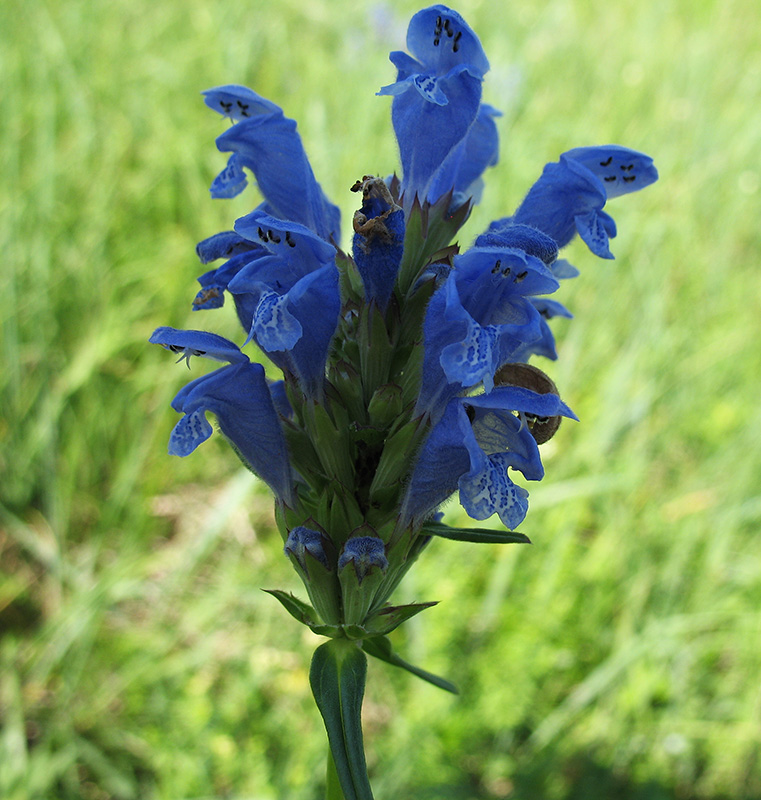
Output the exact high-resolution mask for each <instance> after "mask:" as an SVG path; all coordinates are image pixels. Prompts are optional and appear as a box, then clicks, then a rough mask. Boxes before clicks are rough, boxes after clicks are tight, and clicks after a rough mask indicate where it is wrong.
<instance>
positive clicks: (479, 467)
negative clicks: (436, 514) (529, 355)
mask: <svg viewBox="0 0 761 800" xmlns="http://www.w3.org/2000/svg"><path fill="white" fill-rule="evenodd" d="M514 412H516V413H517V416H516V413H514ZM529 416H531V417H554V416H566V417H571V418H572V419H576V417H575V415H574V414H573V412H572V411H571V410H570V409H569V408H568V406H566V405H565V403H563V402H562V401H561V400H560V398H559V397H558V396H557V395H556V394H550V393H548V394H538V393H536V392H533V391H531V390H529V389H524V388H522V387H519V386H497V387H495V388H494V389H493V390H492V391H491V392H489V393H488V394H483V395H477V396H472V397H464V398H460V397H455V398H452V399H451V400H450V401H449V403H448V404H447V407H446V409H445V411H444V414H443V415H442V417H441V419H440V420H439V422H438V423H437V424H436V425H435V426H434V427H433V429H432V430H431V433H430V434H429V436H428V439H427V440H426V442H425V444H424V445H423V447H422V448H421V450H420V453H419V455H418V458H417V462H416V466H415V469H414V471H413V474H412V478H411V480H410V483H409V486H408V488H407V491H406V493H405V497H404V500H403V503H402V511H401V519H402V524H405V525H407V524H413V525H416V524H418V523H420V522H421V521H422V520H424V519H425V518H427V517H428V516H429V515H430V514H431V513H432V512H433V511H434V510H435V509H436V508H438V506H439V505H441V503H443V502H444V501H445V500H446V499H447V498H448V497H450V496H451V495H452V493H453V492H455V491H457V489H458V488H459V491H460V502H461V503H462V505H463V507H464V508H465V510H466V512H467V513H468V514H469V515H470V516H471V517H473V518H474V519H479V520H483V519H486V518H487V517H490V516H491V515H492V514H494V513H497V514H499V517H500V519H501V520H502V522H503V523H504V524H505V525H506V526H507V527H508V528H511V529H513V528H515V527H517V525H519V524H520V522H521V521H522V520H523V518H524V517H525V515H526V510H527V508H528V502H527V497H528V495H527V493H526V491H525V490H524V489H522V488H520V487H518V486H516V485H515V484H514V483H513V481H512V480H511V479H510V477H509V475H508V469H515V470H518V471H519V472H521V473H522V474H523V476H524V477H525V478H526V479H527V480H534V481H538V480H541V479H542V477H543V475H544V468H543V467H542V462H541V458H540V456H539V450H538V446H537V443H536V439H535V438H534V436H533V434H532V433H531V429H530V427H529V425H528V422H527V418H528V417H529Z"/></svg>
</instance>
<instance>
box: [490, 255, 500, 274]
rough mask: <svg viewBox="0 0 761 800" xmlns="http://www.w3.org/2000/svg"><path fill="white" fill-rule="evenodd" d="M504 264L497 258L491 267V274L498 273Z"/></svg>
mask: <svg viewBox="0 0 761 800" xmlns="http://www.w3.org/2000/svg"><path fill="white" fill-rule="evenodd" d="M501 266H502V260H501V259H499V258H498V259H497V263H496V264H495V265H494V266H493V267H492V268H491V274H492V275H496V274H497V273H498V272H499V268H500V267H501Z"/></svg>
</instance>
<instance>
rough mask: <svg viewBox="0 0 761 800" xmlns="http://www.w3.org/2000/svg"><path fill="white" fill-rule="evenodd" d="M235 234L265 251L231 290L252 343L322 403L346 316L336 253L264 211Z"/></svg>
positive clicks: (246, 220) (302, 229)
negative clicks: (328, 362)
mask: <svg viewBox="0 0 761 800" xmlns="http://www.w3.org/2000/svg"><path fill="white" fill-rule="evenodd" d="M235 230H236V232H237V233H238V234H239V235H241V236H243V237H245V238H247V239H249V240H251V241H256V242H257V243H258V245H259V248H260V249H259V250H258V255H257V256H256V257H254V258H251V259H249V261H248V263H246V264H244V265H242V266H241V268H240V269H239V270H237V272H236V274H235V276H234V277H233V278H232V279H231V280H230V282H229V283H228V285H227V289H228V291H230V292H231V293H232V294H233V296H234V297H235V298H236V304H237V306H238V316H239V318H240V320H241V322H242V324H243V326H244V328H245V329H246V332H247V333H248V339H247V341H248V340H250V339H253V340H254V341H256V343H257V345H258V346H259V347H260V348H261V349H262V350H264V352H266V353H267V355H268V356H269V357H270V358H271V359H272V361H273V362H274V363H275V364H276V365H277V366H278V367H280V368H281V369H282V370H283V371H284V372H286V373H287V374H291V375H294V376H295V377H296V378H297V379H298V380H299V383H300V386H301V390H302V391H303V392H304V394H305V395H307V396H308V397H319V396H320V395H321V393H322V387H323V383H324V378H325V362H326V359H327V355H328V348H329V346H330V341H331V339H332V338H333V334H334V333H335V330H336V326H337V325H338V316H339V313H340V310H341V298H340V295H339V291H338V269H337V267H336V264H335V255H336V250H335V247H333V246H332V245H329V244H328V243H327V242H325V241H324V240H323V239H321V238H320V237H319V236H317V235H315V234H314V233H313V232H312V231H311V230H309V229H308V228H306V227H304V226H303V225H299V224H298V223H296V222H285V221H283V220H280V219H276V218H274V217H271V216H269V215H267V214H265V213H264V212H262V211H259V210H257V211H253V212H251V213H250V214H248V215H246V216H245V217H241V218H240V219H239V220H237V221H236V223H235Z"/></svg>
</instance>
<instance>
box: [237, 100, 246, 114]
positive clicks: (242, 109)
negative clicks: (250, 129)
mask: <svg viewBox="0 0 761 800" xmlns="http://www.w3.org/2000/svg"><path fill="white" fill-rule="evenodd" d="M236 102H237V103H238V108H239V109H240V115H241V116H242V117H248V116H249V113H248V103H241V101H240V100H237V101H236Z"/></svg>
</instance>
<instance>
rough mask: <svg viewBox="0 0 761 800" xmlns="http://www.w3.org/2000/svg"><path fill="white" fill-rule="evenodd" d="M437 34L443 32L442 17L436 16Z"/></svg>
mask: <svg viewBox="0 0 761 800" xmlns="http://www.w3.org/2000/svg"><path fill="white" fill-rule="evenodd" d="M434 33H435V34H436V36H438V35H439V34H440V33H441V17H436V30H435V31H434Z"/></svg>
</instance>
